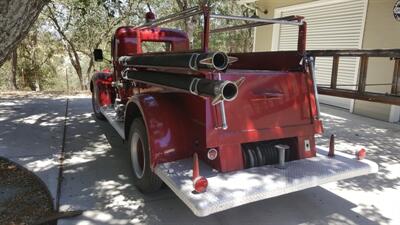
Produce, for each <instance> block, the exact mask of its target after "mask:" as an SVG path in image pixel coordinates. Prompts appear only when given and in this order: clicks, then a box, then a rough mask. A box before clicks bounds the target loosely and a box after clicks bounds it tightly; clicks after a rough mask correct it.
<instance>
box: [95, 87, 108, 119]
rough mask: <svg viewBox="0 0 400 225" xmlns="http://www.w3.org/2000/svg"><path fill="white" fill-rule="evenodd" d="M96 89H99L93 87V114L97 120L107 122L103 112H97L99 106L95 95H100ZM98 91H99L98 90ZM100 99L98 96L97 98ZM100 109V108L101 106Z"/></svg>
mask: <svg viewBox="0 0 400 225" xmlns="http://www.w3.org/2000/svg"><path fill="white" fill-rule="evenodd" d="M96 88H98V87H93V91H92V108H93V114H94V116H95V117H96V118H97V119H99V120H105V117H104V115H103V114H102V113H101V112H97V111H96V104H98V103H97V102H96V99H95V97H96V96H95V95H96V94H97V95H98V92H97V91H95V89H96ZM96 90H97V89H96ZM97 97H98V96H97ZM99 107H100V106H99Z"/></svg>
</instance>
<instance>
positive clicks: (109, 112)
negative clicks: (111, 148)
mask: <svg viewBox="0 0 400 225" xmlns="http://www.w3.org/2000/svg"><path fill="white" fill-rule="evenodd" d="M100 111H101V113H103V115H104V116H105V117H106V119H107V120H108V122H109V123H110V124H111V126H112V127H114V129H115V130H116V131H117V132H118V134H119V136H121V138H122V139H124V140H125V127H124V121H118V119H117V113H116V112H115V110H114V109H113V108H111V107H100Z"/></svg>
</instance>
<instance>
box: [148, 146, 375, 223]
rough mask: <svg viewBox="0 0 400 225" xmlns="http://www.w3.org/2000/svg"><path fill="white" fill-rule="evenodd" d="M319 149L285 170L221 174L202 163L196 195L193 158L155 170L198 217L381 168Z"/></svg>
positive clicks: (270, 169)
mask: <svg viewBox="0 0 400 225" xmlns="http://www.w3.org/2000/svg"><path fill="white" fill-rule="evenodd" d="M327 154H328V151H327V149H324V148H320V147H318V153H317V156H316V157H313V158H307V159H302V160H296V161H291V162H286V163H285V165H286V168H285V169H278V168H276V167H275V166H273V165H269V166H262V167H255V168H250V169H244V170H240V171H234V172H228V173H219V172H218V171H216V170H214V169H212V168H211V167H210V166H208V165H207V164H205V163H203V162H201V161H200V175H201V176H204V177H206V178H207V180H208V188H207V190H206V192H204V193H194V192H193V190H194V189H193V183H192V168H193V160H192V159H191V158H188V159H183V160H178V161H174V162H168V163H162V164H159V165H157V166H156V168H155V173H156V174H157V175H158V176H159V177H160V178H161V179H162V180H163V181H164V182H165V183H166V184H167V185H168V186H169V187H170V188H171V189H172V191H173V192H175V194H176V195H177V196H178V197H179V198H180V199H181V200H182V201H183V202H184V203H185V204H186V205H187V206H188V207H189V208H190V209H191V210H192V211H193V213H194V214H195V215H196V216H200V217H203V216H208V215H210V214H213V213H216V212H220V211H223V210H227V209H230V208H234V207H237V206H240V205H244V204H248V203H251V202H256V201H260V200H263V199H267V198H272V197H275V196H279V195H283V194H288V193H291V192H295V191H300V190H304V189H307V188H311V187H315V186H318V185H321V184H325V183H329V182H333V181H338V180H343V179H348V178H352V177H357V176H361V175H366V174H369V173H376V172H377V171H378V165H377V164H376V163H374V162H372V161H369V160H365V159H364V160H357V159H355V156H353V155H349V154H345V153H341V152H337V151H336V152H335V157H332V158H330V157H327V156H326V155H327Z"/></svg>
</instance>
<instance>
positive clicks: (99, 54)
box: [93, 49, 104, 62]
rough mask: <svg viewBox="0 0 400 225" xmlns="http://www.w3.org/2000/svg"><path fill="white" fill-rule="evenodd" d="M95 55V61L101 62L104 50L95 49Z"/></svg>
mask: <svg viewBox="0 0 400 225" xmlns="http://www.w3.org/2000/svg"><path fill="white" fill-rule="evenodd" d="M93 56H94V61H96V62H101V61H103V59H104V57H103V50H101V49H95V50H93Z"/></svg>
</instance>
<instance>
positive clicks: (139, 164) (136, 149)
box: [131, 133, 145, 178]
mask: <svg viewBox="0 0 400 225" xmlns="http://www.w3.org/2000/svg"><path fill="white" fill-rule="evenodd" d="M143 147H144V146H143V142H142V140H141V139H140V136H139V134H137V133H134V134H133V137H132V141H131V160H132V167H133V170H134V172H135V174H136V177H137V178H142V177H143V175H144V167H145V160H144V149H143Z"/></svg>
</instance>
